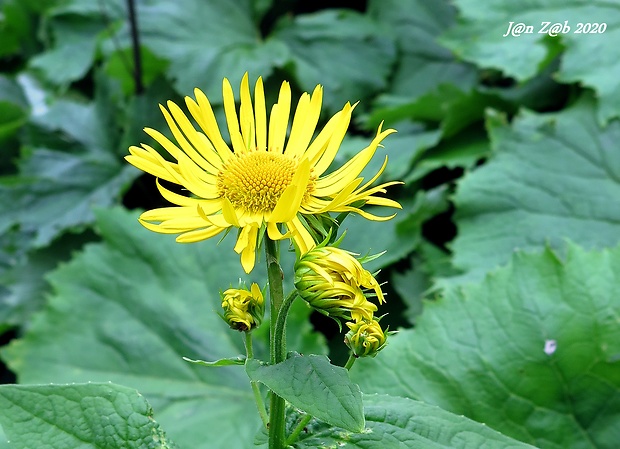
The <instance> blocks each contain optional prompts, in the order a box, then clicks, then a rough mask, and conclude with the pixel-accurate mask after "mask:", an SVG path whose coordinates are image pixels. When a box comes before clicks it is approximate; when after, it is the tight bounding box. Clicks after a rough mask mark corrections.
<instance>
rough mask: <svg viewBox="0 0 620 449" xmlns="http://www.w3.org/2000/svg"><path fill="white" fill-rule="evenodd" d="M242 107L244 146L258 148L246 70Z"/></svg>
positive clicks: (251, 148)
mask: <svg viewBox="0 0 620 449" xmlns="http://www.w3.org/2000/svg"><path fill="white" fill-rule="evenodd" d="M240 96H241V109H240V110H239V116H240V121H239V124H240V125H241V135H242V136H243V142H244V146H245V148H246V149H247V150H254V149H255V148H256V141H255V137H254V110H253V109H252V98H251V97H250V86H249V84H248V72H245V75H243V78H242V79H241V92H240Z"/></svg>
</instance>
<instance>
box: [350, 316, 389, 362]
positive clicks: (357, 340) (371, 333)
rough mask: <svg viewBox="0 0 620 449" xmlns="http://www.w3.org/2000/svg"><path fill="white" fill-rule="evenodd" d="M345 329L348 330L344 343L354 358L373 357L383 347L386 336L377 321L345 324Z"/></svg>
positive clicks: (359, 321)
mask: <svg viewBox="0 0 620 449" xmlns="http://www.w3.org/2000/svg"><path fill="white" fill-rule="evenodd" d="M347 327H348V328H349V329H350V330H349V332H347V334H346V335H345V337H344V342H345V343H346V345H347V346H348V347H349V349H351V351H352V352H353V355H355V357H374V356H375V355H377V353H378V352H379V351H381V350H382V349H383V348H384V347H385V344H386V335H385V333H384V332H383V329H381V325H380V324H379V321H377V320H375V319H372V320H369V321H367V320H358V321H355V322H354V323H347Z"/></svg>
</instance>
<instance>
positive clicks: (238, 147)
mask: <svg viewBox="0 0 620 449" xmlns="http://www.w3.org/2000/svg"><path fill="white" fill-rule="evenodd" d="M222 92H223V94H224V112H225V114H226V123H227V124H228V133H229V134H230V141H231V142H232V147H233V150H235V153H238V154H242V153H245V152H246V151H247V148H246V147H245V145H244V143H243V137H241V133H240V132H239V119H238V118H237V106H236V105H235V94H234V93H233V90H232V86H231V85H230V82H229V81H228V79H227V78H224V81H223V82H222Z"/></svg>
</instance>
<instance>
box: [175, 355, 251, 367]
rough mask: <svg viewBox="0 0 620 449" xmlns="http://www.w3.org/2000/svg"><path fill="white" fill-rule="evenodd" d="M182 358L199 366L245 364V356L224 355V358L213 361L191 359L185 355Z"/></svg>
mask: <svg viewBox="0 0 620 449" xmlns="http://www.w3.org/2000/svg"><path fill="white" fill-rule="evenodd" d="M183 360H185V361H186V362H189V363H195V364H197V365H201V366H231V365H245V357H244V356H237V357H226V358H224V359H219V360H215V361H213V362H206V361H204V360H192V359H190V358H187V357H183Z"/></svg>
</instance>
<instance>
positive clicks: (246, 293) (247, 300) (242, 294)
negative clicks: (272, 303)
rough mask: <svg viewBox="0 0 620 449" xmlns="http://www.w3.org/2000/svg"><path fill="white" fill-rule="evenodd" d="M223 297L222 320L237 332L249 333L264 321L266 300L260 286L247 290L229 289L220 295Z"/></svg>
mask: <svg viewBox="0 0 620 449" xmlns="http://www.w3.org/2000/svg"><path fill="white" fill-rule="evenodd" d="M220 295H221V297H222V308H223V309H224V314H223V315H222V318H223V319H224V321H226V323H228V325H229V326H230V327H231V328H232V329H235V330H238V331H243V332H248V331H251V330H253V329H255V328H257V327H258V326H260V324H261V322H262V321H263V316H264V314H265V300H264V298H263V293H262V292H261V290H260V288H259V287H258V284H256V283H253V284H252V286H251V287H250V290H248V289H247V288H245V287H244V288H229V289H228V290H226V291H225V292H223V293H221V294H220Z"/></svg>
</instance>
